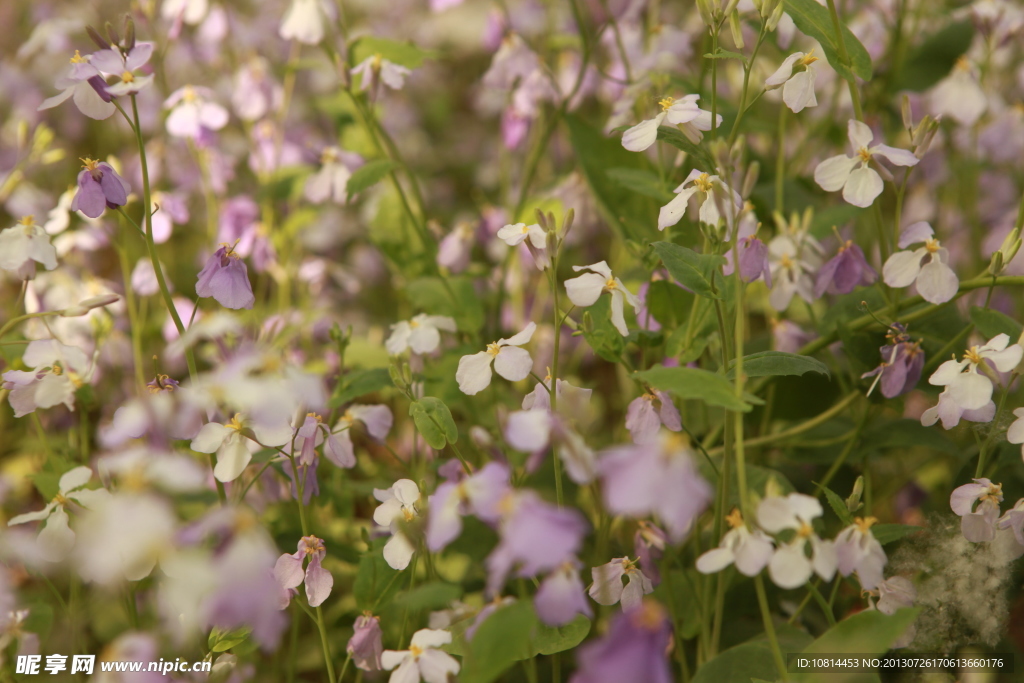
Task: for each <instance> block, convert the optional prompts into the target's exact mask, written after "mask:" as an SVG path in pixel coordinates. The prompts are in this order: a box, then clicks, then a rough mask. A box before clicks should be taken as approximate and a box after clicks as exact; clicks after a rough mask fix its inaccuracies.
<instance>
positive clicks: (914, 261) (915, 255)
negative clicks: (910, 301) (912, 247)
mask: <svg viewBox="0 0 1024 683" xmlns="http://www.w3.org/2000/svg"><path fill="white" fill-rule="evenodd" d="M921 257H922V254H920V253H919V252H918V251H897V252H896V253H895V254H893V255H892V256H890V257H889V259H888V260H887V261H886V262H885V265H884V266H882V279H883V280H884V281H885V284H887V285H889V286H890V287H897V288H899V287H909V286H910V285H911V284H912V283H913V282H914V280H916V279H917V276H918V274H919V273H920V272H921Z"/></svg>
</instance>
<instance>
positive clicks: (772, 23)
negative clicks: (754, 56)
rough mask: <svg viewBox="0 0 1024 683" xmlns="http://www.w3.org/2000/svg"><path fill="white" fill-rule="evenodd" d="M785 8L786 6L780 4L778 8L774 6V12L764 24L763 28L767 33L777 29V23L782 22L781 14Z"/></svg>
mask: <svg viewBox="0 0 1024 683" xmlns="http://www.w3.org/2000/svg"><path fill="white" fill-rule="evenodd" d="M785 7H786V6H785V5H783V4H782V3H781V2H780V3H779V4H778V6H776V8H775V11H774V12H772V15H771V16H770V17H768V23H767V24H765V28H767V29H768V30H769V31H774V30H775V29H776V28H778V26H779V22H780V21H781V20H782V13H783V10H784V9H785Z"/></svg>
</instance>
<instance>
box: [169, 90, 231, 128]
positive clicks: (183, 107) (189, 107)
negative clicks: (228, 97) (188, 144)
mask: <svg viewBox="0 0 1024 683" xmlns="http://www.w3.org/2000/svg"><path fill="white" fill-rule="evenodd" d="M212 97H213V91H212V90H210V89H209V88H204V87H201V86H192V85H186V86H184V87H181V88H178V89H177V90H175V91H174V92H173V93H171V96H170V97H168V98H167V100H166V101H164V108H165V109H170V110H171V113H170V114H168V115H167V121H166V124H165V125H166V126H167V132H168V133H170V134H171V135H174V136H175V137H179V138H192V139H195V138H198V137H199V136H200V135H201V134H202V132H203V129H204V128H205V129H207V130H220V129H221V128H223V127H224V126H226V125H227V123H228V118H229V115H228V110H227V109H225V108H224V107H222V106H220V105H219V104H217V103H216V102H209V101H207V100H208V99H210V98H212Z"/></svg>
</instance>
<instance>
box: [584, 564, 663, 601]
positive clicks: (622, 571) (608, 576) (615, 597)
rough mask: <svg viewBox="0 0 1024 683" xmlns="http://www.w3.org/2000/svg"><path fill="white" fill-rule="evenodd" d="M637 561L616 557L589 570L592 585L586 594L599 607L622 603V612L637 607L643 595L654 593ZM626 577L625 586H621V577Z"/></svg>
mask: <svg viewBox="0 0 1024 683" xmlns="http://www.w3.org/2000/svg"><path fill="white" fill-rule="evenodd" d="M637 561H638V560H630V559H629V558H628V557H617V558H615V559H614V560H612V561H611V562H609V563H608V564H602V565H601V566H600V567H594V568H593V569H591V570H590V574H591V576H592V577H593V578H594V583H592V584H591V585H590V589H589V590H588V591H587V593H588V594H589V595H590V597H592V598H593V599H594V602H596V603H598V604H599V605H614V604H615V603H617V602H621V603H622V609H623V610H630V609H632V608H634V607H636V606H638V605H639V604H640V603H641V602H642V601H643V598H644V596H645V595H647V594H648V593H652V592H654V586H653V585H652V584H651V580H650V579H649V578H647V577H646V576H645V575H644V573H643V572H642V571H640V568H639V567H638V566H637ZM623 576H625V577H626V585H625V586H623V585H622V577H623Z"/></svg>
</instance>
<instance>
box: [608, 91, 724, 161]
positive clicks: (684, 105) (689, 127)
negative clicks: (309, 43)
mask: <svg viewBox="0 0 1024 683" xmlns="http://www.w3.org/2000/svg"><path fill="white" fill-rule="evenodd" d="M699 99H700V95H686V96H685V97H683V98H682V99H679V100H676V99H673V98H671V97H666V98H664V99H663V100H661V101H660V102H658V104H659V105H660V106H661V113H660V114H658V115H657V116H655V117H654V118H653V119H647V120H646V121H641V122H640V123H638V124H636V125H635V126H633V127H632V128H630V129H629V130H627V131H626V132H625V133H623V134H622V146H623V147H625V148H626V149H628V150H629V151H630V152H642V151H644V150H645V149H647V148H648V147H650V146H651V145H653V144H654V141H655V140H657V139H658V128H660V127H661V124H662V122H664V121H666V120H667V121H668V122H669V123H674V124H677V125H679V126H681V127H680V130H681V131H682V133H683V135H685V136H686V137H687V139H688V140H690V142H692V143H693V144H695V145H696V144H698V143H700V141H701V140H702V139H703V138H704V134H703V133H702V132H701V131H706V130H711V128H712V125H711V112H709V111H705V110H703V109H701V108H699V107H698V106H697V100H699ZM717 125H719V126H720V125H722V115H721V114H719V115H718V120H717Z"/></svg>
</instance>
